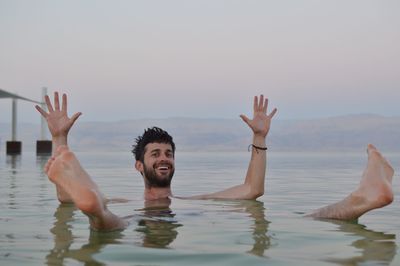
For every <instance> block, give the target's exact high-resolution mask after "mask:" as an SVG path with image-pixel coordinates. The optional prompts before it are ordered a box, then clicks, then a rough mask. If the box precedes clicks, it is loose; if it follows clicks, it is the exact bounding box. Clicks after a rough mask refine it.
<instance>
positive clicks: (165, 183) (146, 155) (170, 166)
mask: <svg viewBox="0 0 400 266" xmlns="http://www.w3.org/2000/svg"><path fill="white" fill-rule="evenodd" d="M135 142H136V144H135V145H133V150H132V153H133V154H134V155H135V159H136V164H135V167H136V169H137V170H138V171H139V172H140V173H141V174H142V176H143V178H144V180H145V184H146V186H148V187H169V186H170V184H171V180H172V176H173V175H174V171H175V161H174V157H175V143H174V142H173V140H172V137H171V136H170V135H169V134H168V132H166V131H164V130H162V129H161V128H158V127H153V128H148V129H146V130H145V131H144V133H143V135H142V136H139V137H137V138H136V140H135Z"/></svg>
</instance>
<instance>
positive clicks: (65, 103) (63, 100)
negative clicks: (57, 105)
mask: <svg viewBox="0 0 400 266" xmlns="http://www.w3.org/2000/svg"><path fill="white" fill-rule="evenodd" d="M61 108H62V109H61V111H64V112H67V95H66V94H65V93H64V94H63V96H62V107H61Z"/></svg>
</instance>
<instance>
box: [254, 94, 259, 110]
mask: <svg viewBox="0 0 400 266" xmlns="http://www.w3.org/2000/svg"><path fill="white" fill-rule="evenodd" d="M257 104H258V97H257V96H254V103H253V111H254V112H257Z"/></svg>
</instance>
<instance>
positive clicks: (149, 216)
mask: <svg viewBox="0 0 400 266" xmlns="http://www.w3.org/2000/svg"><path fill="white" fill-rule="evenodd" d="M170 205H171V199H169V198H167V199H160V200H152V201H145V207H144V208H143V209H142V210H140V211H141V212H142V214H141V218H140V219H139V222H138V227H137V228H136V231H137V232H141V233H142V234H143V238H142V243H140V244H139V245H141V246H143V247H152V248H166V247H168V245H170V244H171V243H172V242H173V241H174V240H175V239H176V237H177V235H178V232H177V230H176V229H177V228H178V227H180V226H182V224H180V223H178V221H176V220H175V219H174V217H175V213H173V211H172V210H171V209H170Z"/></svg>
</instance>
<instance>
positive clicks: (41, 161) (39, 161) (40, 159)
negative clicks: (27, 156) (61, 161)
mask: <svg viewBox="0 0 400 266" xmlns="http://www.w3.org/2000/svg"><path fill="white" fill-rule="evenodd" d="M49 158H50V155H49V154H38V155H37V156H36V166H37V168H38V170H39V173H40V174H41V176H44V171H43V169H44V166H45V165H46V163H47V161H48V160H49Z"/></svg>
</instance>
